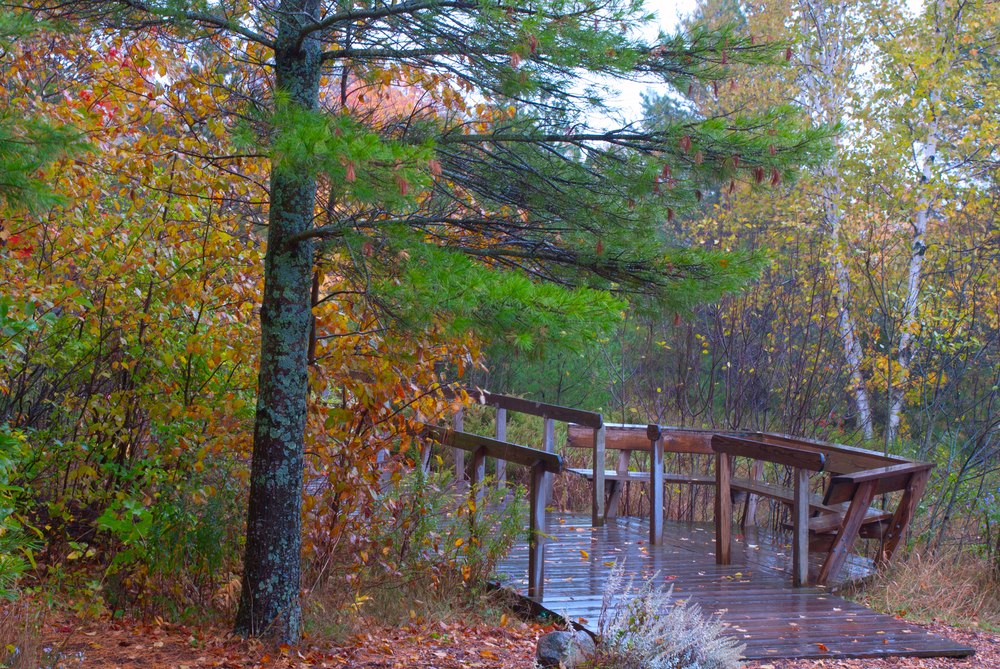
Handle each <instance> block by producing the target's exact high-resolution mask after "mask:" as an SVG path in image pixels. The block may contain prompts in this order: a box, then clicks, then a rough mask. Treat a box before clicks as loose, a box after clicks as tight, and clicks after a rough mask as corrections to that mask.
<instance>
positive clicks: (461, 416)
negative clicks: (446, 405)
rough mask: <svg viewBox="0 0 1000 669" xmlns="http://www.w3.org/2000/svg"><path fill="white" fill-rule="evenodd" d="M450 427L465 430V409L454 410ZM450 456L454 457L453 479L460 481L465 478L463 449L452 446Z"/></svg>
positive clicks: (460, 430) (459, 430)
mask: <svg viewBox="0 0 1000 669" xmlns="http://www.w3.org/2000/svg"><path fill="white" fill-rule="evenodd" d="M452 427H453V428H454V429H455V432H464V431H465V409H464V408H462V409H459V410H458V411H456V412H455V417H454V419H453V422H452ZM451 451H452V457H453V458H454V459H455V481H456V482H462V481H464V480H465V451H463V450H462V449H461V448H453V449H451Z"/></svg>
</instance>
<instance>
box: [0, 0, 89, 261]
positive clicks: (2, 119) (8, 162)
mask: <svg viewBox="0 0 1000 669" xmlns="http://www.w3.org/2000/svg"><path fill="white" fill-rule="evenodd" d="M47 29H51V26H49V25H47V24H46V23H44V22H39V21H37V20H35V19H34V18H33V17H32V16H31V15H30V14H27V13H25V12H20V11H0V67H2V66H3V63H5V62H6V61H8V60H10V59H15V58H19V57H20V55H21V54H20V50H19V46H20V45H19V40H22V39H26V38H30V37H31V36H32V35H33V34H35V33H37V32H39V31H40V30H47ZM5 97H6V96H5ZM86 148H87V147H86V144H85V143H83V142H82V141H81V138H80V136H79V133H78V132H76V131H75V130H74V129H73V128H70V127H67V126H64V125H60V124H53V123H50V122H49V121H47V120H46V119H45V118H41V117H38V116H36V115H34V114H32V113H31V111H30V109H26V108H25V106H24V105H23V104H17V103H15V102H13V101H11V100H9V99H4V100H3V102H2V103H0V198H3V199H4V200H5V201H6V203H7V206H9V207H11V208H13V209H23V210H27V211H30V212H36V211H40V210H42V209H44V208H46V207H48V206H51V205H52V204H55V203H56V202H58V198H57V197H55V196H54V195H53V193H52V191H51V189H50V188H49V186H48V184H47V183H46V182H45V180H44V179H41V178H39V173H40V172H41V170H43V169H44V168H45V167H46V166H47V165H49V164H51V163H52V162H53V161H55V160H56V159H58V158H60V157H62V156H64V155H67V154H74V153H78V152H80V151H83V150H85V149H86ZM8 238H9V231H4V229H3V226H2V225H0V242H6V241H7V239H8Z"/></svg>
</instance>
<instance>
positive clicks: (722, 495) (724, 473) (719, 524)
mask: <svg viewBox="0 0 1000 669" xmlns="http://www.w3.org/2000/svg"><path fill="white" fill-rule="evenodd" d="M729 478H730V468H729V456H728V455H726V454H725V453H719V454H718V455H716V456H715V564H729V562H730V546H729V542H730V539H731V537H730V535H731V534H732V532H733V500H732V498H731V497H730V496H729Z"/></svg>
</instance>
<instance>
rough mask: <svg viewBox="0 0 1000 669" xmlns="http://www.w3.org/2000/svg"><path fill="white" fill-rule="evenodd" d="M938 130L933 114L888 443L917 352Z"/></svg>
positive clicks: (891, 394) (924, 154)
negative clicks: (932, 167) (930, 187)
mask: <svg viewBox="0 0 1000 669" xmlns="http://www.w3.org/2000/svg"><path fill="white" fill-rule="evenodd" d="M937 98H938V94H937V93H936V92H935V93H932V94H931V96H930V101H931V105H932V107H933V106H934V105H935V104H936V102H937ZM937 132H938V121H937V118H936V117H934V118H932V120H931V121H930V122H929V123H928V124H927V134H926V138H925V140H924V145H923V149H922V151H921V154H922V156H921V162H922V164H921V165H920V187H921V189H922V190H921V192H920V195H919V196H918V198H917V210H916V213H915V215H914V217H913V239H912V241H911V243H910V262H909V268H908V271H907V277H906V302H905V303H904V305H903V312H904V317H903V327H902V332H901V333H900V335H899V348H898V349H897V358H896V362H897V363H898V364H899V370H898V371H897V372H896V378H895V379H893V384H892V388H891V390H890V391H889V416H888V422H887V425H886V435H885V436H886V442H887V443H891V442H892V441H894V440H895V439H896V437H897V436H898V434H899V420H900V416H901V414H902V412H903V407H904V405H905V403H906V391H907V389H908V388H909V385H910V384H909V380H910V367H911V364H912V362H913V356H914V354H915V353H916V349H915V347H914V344H913V341H914V336H913V335H914V334H915V333H916V329H917V308H918V306H919V302H920V282H921V279H922V277H923V266H924V252H925V251H926V250H927V244H926V242H925V237H926V234H927V219H928V216H929V214H930V208H931V199H930V197H928V195H927V193H926V190H923V189H925V188H926V186H927V184H929V183H930V181H931V177H932V174H931V165H932V164H933V163H934V158H935V157H936V156H937V144H938V139H937Z"/></svg>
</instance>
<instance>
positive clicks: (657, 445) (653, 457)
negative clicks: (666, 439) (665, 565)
mask: <svg viewBox="0 0 1000 669" xmlns="http://www.w3.org/2000/svg"><path fill="white" fill-rule="evenodd" d="M657 432H659V430H658V429H657ZM650 446H651V448H650V451H649V460H650V463H649V467H650V470H649V473H650V477H649V543H651V544H652V545H654V546H661V545H663V436H662V435H657V437H656V439H655V440H653V441H652V442H651V444H650Z"/></svg>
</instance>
